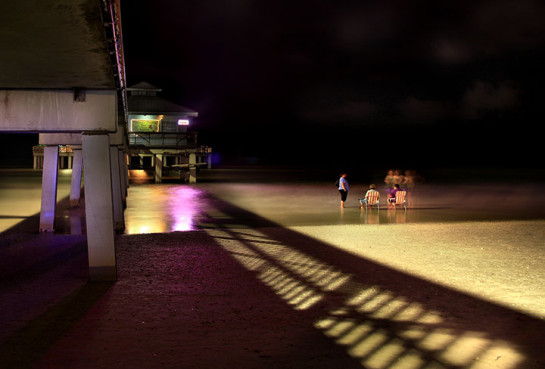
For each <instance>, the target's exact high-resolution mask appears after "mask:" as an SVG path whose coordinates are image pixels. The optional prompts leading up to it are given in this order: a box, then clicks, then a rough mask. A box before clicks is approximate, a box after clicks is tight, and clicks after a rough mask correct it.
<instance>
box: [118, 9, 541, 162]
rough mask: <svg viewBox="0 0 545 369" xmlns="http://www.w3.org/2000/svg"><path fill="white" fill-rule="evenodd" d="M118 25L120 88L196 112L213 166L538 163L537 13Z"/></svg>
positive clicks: (175, 12) (170, 15)
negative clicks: (219, 158)
mask: <svg viewBox="0 0 545 369" xmlns="http://www.w3.org/2000/svg"><path fill="white" fill-rule="evenodd" d="M122 16H123V32H124V45H125V58H126V71H127V79H128V84H129V85H130V84H134V83H137V82H140V81H142V80H146V81H148V82H150V83H152V84H155V85H157V86H159V87H162V88H163V91H164V92H163V96H164V97H167V98H169V99H173V100H174V101H175V102H177V103H179V104H181V105H185V106H188V107H191V108H193V109H196V110H197V111H198V112H199V114H200V118H199V119H198V121H197V122H196V128H195V129H196V130H198V131H200V132H202V134H201V136H200V137H201V141H202V143H206V144H210V145H212V146H213V147H214V149H215V151H218V152H220V153H222V154H223V155H225V156H229V155H230V156H232V157H239V158H247V159H250V160H251V159H259V162H292V161H293V160H297V159H295V158H299V159H304V160H305V161H306V162H310V160H312V161H314V162H324V161H327V162H343V161H346V162H350V163H361V162H362V161H369V160H374V161H376V162H377V163H378V165H379V166H380V165H384V166H387V167H389V166H393V167H395V166H405V167H407V166H409V167H415V168H416V167H431V166H444V165H454V166H464V165H484V166H512V167H516V166H533V165H537V164H536V163H538V162H537V160H535V159H536V157H538V156H541V148H540V147H539V146H540V145H539V144H536V143H535V141H534V139H533V137H535V135H536V129H538V127H539V125H538V122H540V123H541V124H542V122H543V117H542V115H543V114H542V112H543V101H544V98H545V93H544V82H545V79H544V77H543V73H542V71H543V68H544V61H545V59H544V56H545V3H543V2H542V1H539V0H517V1H504V0H491V1H459V0H455V1H451V0H448V1H440V2H438V1H418V2H416V1H406V0H399V1H378V0H377V1H375V0H373V1H361V0H358V1H344V0H341V1H339V0H335V1H315V0H312V1H307V0H297V1H293V0H290V1H252V0H229V1H219V0H207V1H201V0H190V1H167V0H153V1H151V0H150V1H143V0H141V1H137V0H130V1H128V0H125V1H122ZM520 144H523V147H520V146H519V145H520ZM540 160H541V159H540Z"/></svg>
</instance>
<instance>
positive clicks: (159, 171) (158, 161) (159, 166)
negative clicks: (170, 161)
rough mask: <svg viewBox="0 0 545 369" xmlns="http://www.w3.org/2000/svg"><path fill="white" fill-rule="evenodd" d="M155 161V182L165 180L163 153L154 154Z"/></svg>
mask: <svg viewBox="0 0 545 369" xmlns="http://www.w3.org/2000/svg"><path fill="white" fill-rule="evenodd" d="M154 159H155V160H154V161H155V183H161V182H162V181H163V155H160V154H157V155H155V156H154Z"/></svg>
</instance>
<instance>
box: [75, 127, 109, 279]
mask: <svg viewBox="0 0 545 369" xmlns="http://www.w3.org/2000/svg"><path fill="white" fill-rule="evenodd" d="M82 144H83V167H84V168H85V220H86V223H87V248H88V252H89V279H90V280H92V281H115V280H116V279H117V268H116V258H115V242H114V239H115V231H114V220H113V203H112V202H113V201H112V178H111V169H110V140H109V137H108V135H107V134H99V135H95V134H86V133H84V134H83V135H82Z"/></svg>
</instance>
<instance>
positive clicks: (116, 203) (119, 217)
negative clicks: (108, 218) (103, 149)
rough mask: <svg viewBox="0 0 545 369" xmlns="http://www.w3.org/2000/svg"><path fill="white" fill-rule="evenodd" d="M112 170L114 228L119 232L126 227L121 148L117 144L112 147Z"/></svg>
mask: <svg viewBox="0 0 545 369" xmlns="http://www.w3.org/2000/svg"><path fill="white" fill-rule="evenodd" d="M110 161H111V166H110V171H111V175H112V201H113V211H114V213H113V214H114V228H115V230H116V231H118V232H122V231H123V230H124V229H125V220H124V218H123V201H122V193H121V172H120V170H119V167H120V165H119V149H118V148H117V147H116V146H111V147H110Z"/></svg>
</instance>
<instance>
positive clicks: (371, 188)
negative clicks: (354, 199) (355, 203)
mask: <svg viewBox="0 0 545 369" xmlns="http://www.w3.org/2000/svg"><path fill="white" fill-rule="evenodd" d="M375 192H376V193H377V199H379V198H380V194H379V193H378V191H377V190H375V185H374V184H371V185H369V189H368V190H367V192H366V193H365V197H363V198H362V199H360V203H361V207H362V209H363V207H364V206H365V205H366V204H368V203H369V196H370V195H371V194H372V193H375ZM371 205H375V204H371Z"/></svg>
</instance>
